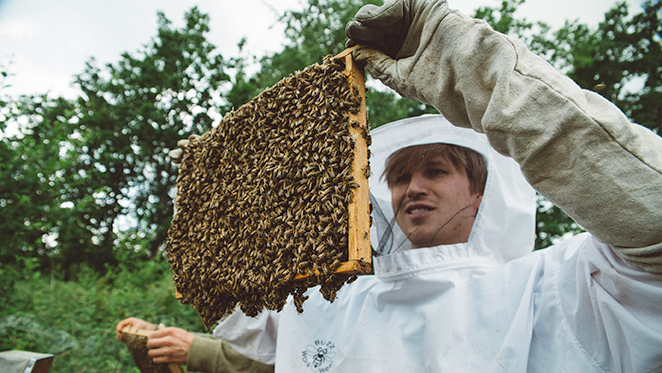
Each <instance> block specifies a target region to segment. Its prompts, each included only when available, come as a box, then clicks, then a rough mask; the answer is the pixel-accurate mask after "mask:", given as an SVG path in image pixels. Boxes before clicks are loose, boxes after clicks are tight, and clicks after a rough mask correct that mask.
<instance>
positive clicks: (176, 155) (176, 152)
mask: <svg viewBox="0 0 662 373" xmlns="http://www.w3.org/2000/svg"><path fill="white" fill-rule="evenodd" d="M199 137H200V136H198V135H191V136H189V137H188V140H187V139H181V140H179V141H177V149H173V150H171V151H170V152H168V157H170V160H172V163H179V162H181V161H182V155H184V149H186V147H187V146H188V144H189V143H190V142H191V141H192V140H196V139H198V138H199Z"/></svg>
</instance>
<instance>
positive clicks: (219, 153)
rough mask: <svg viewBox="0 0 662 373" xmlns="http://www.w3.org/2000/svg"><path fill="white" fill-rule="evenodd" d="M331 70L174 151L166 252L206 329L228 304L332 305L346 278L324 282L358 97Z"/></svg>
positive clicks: (303, 78) (340, 233)
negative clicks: (315, 299) (315, 295)
mask: <svg viewBox="0 0 662 373" xmlns="http://www.w3.org/2000/svg"><path fill="white" fill-rule="evenodd" d="M343 69H344V63H343V62H342V60H338V59H334V58H331V57H328V56H327V57H325V59H324V61H323V63H321V64H314V65H311V66H309V67H307V68H306V69H304V70H303V71H300V72H297V73H295V74H293V75H292V76H290V77H288V78H285V79H283V80H281V81H280V82H279V83H277V84H276V85H274V86H273V87H271V88H268V89H266V90H265V91H263V92H262V93H261V94H259V95H258V96H257V97H255V98H254V99H253V100H252V101H251V102H249V103H247V104H245V105H243V106H242V107H240V108H239V109H237V110H236V111H233V112H231V113H229V114H227V115H226V116H225V117H224V118H223V120H222V122H221V123H220V124H219V125H218V126H217V127H216V128H213V129H212V130H211V131H209V132H207V133H205V134H203V135H202V136H200V137H199V138H197V139H194V140H192V141H191V142H190V143H189V145H188V147H187V148H186V150H185V152H184V154H183V156H182V159H181V163H180V169H179V176H178V179H177V188H178V192H177V200H176V209H177V210H176V211H177V212H176V214H175V216H174V218H173V222H172V226H171V228H170V231H169V239H168V244H167V248H166V251H167V254H168V259H169V262H170V265H171V267H172V270H173V273H174V281H175V285H176V288H177V291H178V292H179V293H181V296H182V297H181V301H182V303H184V304H191V305H192V306H193V307H194V308H195V309H196V310H197V311H198V313H199V314H200V316H201V318H202V320H203V322H204V324H205V326H206V327H207V328H210V327H211V326H213V325H214V324H215V323H216V322H217V321H218V320H219V319H221V318H222V317H223V316H224V315H226V314H228V313H230V312H232V311H233V310H234V309H235V308H236V306H237V304H238V305H239V306H240V307H241V310H242V311H243V312H244V313H245V314H247V315H249V316H255V315H257V313H258V312H259V311H261V310H262V309H264V308H266V309H271V310H281V309H282V307H283V306H284V305H285V302H286V299H287V297H288V295H290V294H292V295H293V297H294V302H295V304H296V306H297V308H298V310H299V311H300V312H301V311H302V304H303V302H304V301H305V296H304V292H305V291H306V290H307V289H308V288H309V287H312V286H316V285H320V286H321V289H320V291H321V292H322V294H323V295H324V297H325V298H326V299H327V300H329V301H333V299H335V294H336V292H337V291H338V290H339V289H340V287H342V286H343V285H344V284H345V283H346V282H347V281H351V280H352V279H353V278H354V277H352V276H347V275H339V274H333V272H334V270H336V268H338V266H340V264H341V262H344V261H346V260H347V246H348V242H347V232H348V224H349V223H348V211H347V206H348V204H349V203H350V202H351V201H352V198H353V196H354V190H356V188H357V187H358V184H357V183H356V182H355V180H354V177H353V176H352V162H353V159H354V148H355V143H356V141H366V139H367V138H368V136H367V131H368V130H367V126H365V128H364V129H363V132H364V133H365V135H364V136H358V137H356V136H351V135H350V131H349V129H350V127H353V126H357V124H356V123H354V122H352V123H351V124H350V122H351V120H350V117H349V114H350V113H356V112H357V111H358V110H359V107H360V106H361V103H362V98H361V97H360V95H358V94H357V93H356V91H355V90H354V89H351V88H352V87H350V83H349V82H348V78H347V76H346V75H345V73H344V72H343ZM364 172H366V173H367V172H368V171H364ZM297 277H305V278H304V279H297V280H296V281H295V278H297Z"/></svg>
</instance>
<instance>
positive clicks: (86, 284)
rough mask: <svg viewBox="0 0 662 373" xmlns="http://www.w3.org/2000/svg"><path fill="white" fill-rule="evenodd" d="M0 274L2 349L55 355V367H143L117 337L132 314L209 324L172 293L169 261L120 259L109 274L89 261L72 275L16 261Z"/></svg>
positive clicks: (196, 326)
mask: <svg viewBox="0 0 662 373" xmlns="http://www.w3.org/2000/svg"><path fill="white" fill-rule="evenodd" d="M0 276H2V281H0V282H2V283H3V285H2V287H1V288H0V291H2V292H3V293H5V294H4V296H3V303H4V304H3V306H2V308H1V309H0V351H4V350H27V351H34V352H42V353H51V354H54V355H55V358H54V359H53V365H52V367H51V370H50V371H49V372H53V373H58V372H62V373H64V372H67V373H68V372H83V371H85V372H138V370H137V368H136V367H135V365H134V363H133V360H132V359H131V355H130V354H129V352H128V350H127V348H126V347H125V346H124V345H123V344H122V343H120V342H118V341H116V340H115V326H116V325H117V322H119V321H120V320H122V319H124V318H126V317H129V316H136V317H139V318H142V319H145V320H148V321H150V322H154V323H164V324H166V325H172V326H178V327H181V328H184V329H187V330H190V331H194V332H201V331H204V327H203V325H202V322H201V321H200V318H199V316H198V314H197V313H196V312H195V311H194V310H193V308H191V307H190V306H184V305H181V304H180V303H179V301H178V300H176V299H175V298H174V294H175V289H174V284H173V281H172V274H171V272H170V268H169V266H168V263H167V262H166V261H165V260H157V261H148V262H143V263H142V265H141V266H139V267H137V268H130V267H127V266H123V265H120V266H119V267H117V268H113V269H109V270H108V271H107V273H106V275H104V276H101V275H99V274H97V273H96V272H94V271H92V270H91V269H86V268H83V269H82V270H81V271H80V272H79V275H78V276H77V278H76V279H75V280H72V281H68V282H65V281H60V280H55V279H48V278H45V277H42V276H25V275H24V274H23V273H21V272H20V271H15V270H11V269H10V268H2V269H0Z"/></svg>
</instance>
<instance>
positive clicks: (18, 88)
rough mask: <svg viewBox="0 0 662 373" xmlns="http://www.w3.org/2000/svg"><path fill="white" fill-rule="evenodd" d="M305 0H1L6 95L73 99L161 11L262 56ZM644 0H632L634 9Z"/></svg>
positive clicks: (584, 0) (537, 6)
mask: <svg viewBox="0 0 662 373" xmlns="http://www.w3.org/2000/svg"><path fill="white" fill-rule="evenodd" d="M302 1H304V2H305V0H270V1H265V0H239V1H237V0H112V1H108V0H104V1H101V0H0V66H3V67H5V69H6V71H8V72H9V73H10V74H11V75H10V76H9V77H8V78H6V79H5V81H4V83H5V84H8V85H10V87H7V88H4V89H3V90H2V92H0V93H2V94H7V95H10V96H18V95H21V94H43V93H46V92H50V93H51V94H52V95H57V96H65V97H68V98H74V97H76V96H77V93H78V91H77V90H76V89H75V87H73V86H72V82H73V79H74V75H76V74H78V73H81V72H82V71H83V69H84V68H85V63H86V62H87V61H89V60H90V58H92V57H93V58H95V60H96V63H97V66H102V65H103V64H106V63H115V62H117V61H118V60H119V58H120V55H121V54H122V53H124V52H129V53H132V54H135V53H136V52H137V51H139V50H141V48H142V47H143V45H145V44H147V43H148V42H149V41H150V39H151V38H152V37H154V36H155V35H156V30H157V15H156V14H157V11H162V12H164V13H165V15H166V17H167V18H168V19H169V20H170V21H172V22H173V25H174V26H175V27H181V26H182V23H183V19H184V13H185V12H186V11H188V10H189V9H191V8H192V7H193V6H198V8H199V9H200V10H201V11H202V12H203V13H207V14H209V16H210V20H211V21H210V28H211V31H210V33H209V35H208V40H209V41H210V42H211V43H212V44H214V45H216V46H217V48H218V51H219V52H220V53H221V55H223V56H224V57H225V58H229V57H233V56H237V55H238V48H237V43H238V42H239V41H240V40H241V38H243V37H245V38H246V41H247V44H246V47H245V49H246V52H247V53H250V54H255V55H258V56H259V55H263V54H265V53H267V52H276V51H279V50H280V49H281V46H282V43H283V41H284V37H283V27H282V26H281V25H279V24H278V23H277V19H278V15H280V14H282V13H283V11H285V10H296V9H302V8H303V5H302ZM642 2H643V0H628V4H629V5H630V9H631V12H633V13H636V12H639V10H640V4H641V3H642ZM500 3H501V0H457V1H453V0H451V1H450V2H449V4H450V6H451V8H455V9H458V10H460V11H462V12H464V13H466V14H472V13H473V11H474V9H476V8H477V7H480V6H492V7H498V6H499V4H500ZM615 3H616V1H615V0H554V1H550V0H527V1H526V3H524V4H523V5H522V6H520V8H519V9H518V12H517V13H516V15H519V16H520V17H525V18H526V19H527V20H529V21H544V22H546V23H548V24H550V25H552V26H553V27H557V28H558V27H561V26H562V25H563V23H564V21H565V20H566V19H570V20H575V19H578V20H579V21H580V22H582V23H586V24H589V25H591V26H594V27H595V26H597V24H598V22H600V21H601V20H603V19H604V14H605V12H606V11H607V10H608V9H610V8H611V7H612V6H613V5H614V4H615Z"/></svg>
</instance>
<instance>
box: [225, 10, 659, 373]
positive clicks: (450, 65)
mask: <svg viewBox="0 0 662 373" xmlns="http://www.w3.org/2000/svg"><path fill="white" fill-rule="evenodd" d="M359 15H360V17H359ZM398 17H401V18H398ZM407 17H409V18H407ZM396 21H397V22H399V23H397V22H396ZM401 21H402V22H401ZM408 22H411V23H408ZM393 25H395V26H393ZM403 25H404V26H408V29H409V30H410V31H411V32H410V33H409V34H407V37H406V38H402V40H401V41H403V40H404V41H403V42H402V45H401V46H399V48H400V49H395V50H394V51H387V52H393V53H390V54H385V53H381V52H376V51H374V50H370V49H367V48H363V49H362V48H359V49H358V50H357V51H356V52H355V53H354V57H355V58H357V59H359V60H361V61H363V62H366V63H367V67H368V70H369V71H370V73H371V75H372V76H374V77H378V78H379V79H381V80H382V81H384V82H385V83H386V84H387V85H389V86H391V87H393V88H394V89H395V90H397V91H398V92H399V93H401V94H402V95H403V96H406V97H410V98H414V99H418V100H419V101H422V102H426V103H429V104H432V105H434V106H435V107H436V108H437V109H439V110H440V111H441V112H442V113H443V114H444V115H445V116H446V117H447V118H449V120H451V122H452V123H453V124H454V125H458V126H462V127H466V128H473V130H475V131H478V132H481V133H485V134H486V137H487V140H489V144H490V146H491V147H488V145H487V142H486V140H485V138H484V137H483V136H482V135H477V134H474V133H473V132H468V131H469V130H462V129H458V128H454V127H450V126H448V125H447V124H446V123H445V120H443V119H442V117H440V116H432V117H422V118H417V119H411V120H405V121H402V122H396V123H394V124H391V125H387V126H385V127H383V128H380V129H377V130H375V131H373V144H374V145H373V154H374V157H373V159H372V169H373V172H374V175H373V178H372V179H371V191H372V192H373V194H374V197H375V201H377V203H378V204H379V209H375V212H376V214H379V213H381V216H376V217H375V220H376V225H375V228H374V229H373V233H375V234H373V237H372V239H373V246H374V247H376V248H377V249H378V250H380V251H381V252H383V253H384V254H386V255H384V256H380V257H377V258H375V262H374V264H375V275H372V276H363V277H360V278H359V279H358V280H357V281H356V282H354V283H352V284H350V285H349V286H345V287H343V288H342V289H341V290H340V291H339V292H338V299H337V300H336V301H335V302H334V303H328V302H326V301H325V300H323V298H322V296H321V295H320V294H319V293H318V292H317V291H316V290H315V289H311V290H310V291H309V292H308V294H309V295H310V299H308V300H307V301H306V302H305V303H304V312H303V314H300V315H299V314H297V313H296V310H295V308H294V306H293V305H291V304H288V305H286V307H285V309H284V310H283V311H282V312H280V313H275V312H264V313H262V314H261V315H260V316H258V317H257V318H255V319H251V318H247V317H245V316H244V315H243V314H241V312H237V313H235V314H233V315H231V316H230V317H229V318H228V319H226V320H225V321H224V322H222V323H220V324H219V326H218V328H217V329H216V330H215V334H216V335H217V336H219V337H221V338H223V339H225V340H227V341H228V342H230V343H231V344H232V345H233V347H235V348H236V349H237V351H239V352H240V353H242V354H244V355H246V356H248V357H251V358H253V359H256V360H260V361H262V362H266V363H269V364H275V365H276V371H278V372H439V371H446V372H602V371H607V372H621V371H623V372H652V371H662V275H660V273H662V243H661V241H662V228H661V226H662V225H661V222H662V140H661V139H660V138H659V136H657V135H655V134H653V133H651V132H650V131H648V130H646V129H644V128H642V127H640V126H637V125H633V124H630V123H629V121H628V120H627V118H626V117H625V116H624V115H623V113H621V112H620V111H619V110H618V108H616V107H615V106H614V105H613V104H611V103H609V102H608V101H607V100H605V99H604V98H602V97H600V96H599V95H596V94H594V93H592V92H588V91H584V90H582V89H580V88H579V87H578V86H577V85H576V84H574V83H573V82H572V81H571V80H569V79H567V78H566V77H564V76H563V75H561V74H559V73H558V72H556V71H555V70H554V69H553V68H552V67H551V66H549V65H548V64H546V63H545V62H544V61H542V60H541V59H540V58H538V57H536V56H534V55H532V54H531V53H530V52H528V51H527V50H526V48H525V47H524V45H523V44H522V43H520V42H518V41H516V40H512V39H510V38H507V37H505V36H504V35H501V34H499V33H496V32H494V31H493V30H491V29H490V28H489V26H487V25H486V24H485V23H484V22H481V21H477V20H472V19H469V18H468V17H465V16H463V15H461V14H459V13H454V12H450V11H449V10H448V8H447V6H446V4H445V2H444V1H440V0H398V1H388V2H387V4H385V5H384V6H383V7H380V8H376V7H369V6H366V7H364V8H362V11H360V12H359V14H358V15H357V22H356V23H355V24H350V25H349V26H348V35H349V36H350V38H352V39H356V40H358V41H359V42H360V41H361V40H362V38H363V37H365V38H366V40H368V41H370V40H371V39H368V37H370V38H372V37H373V36H374V34H373V33H377V34H379V33H380V32H384V38H386V39H385V40H391V39H393V40H396V39H397V38H395V37H394V36H392V35H391V32H392V31H394V30H397V29H403V30H406V29H407V28H406V27H402V26H403ZM396 26H397V27H396ZM419 28H420V30H419ZM378 36H379V35H378ZM372 40H376V41H377V42H379V41H380V40H379V39H372ZM376 44H379V43H376ZM385 45H388V43H387V44H385ZM382 140H383V141H384V142H382ZM430 142H445V143H456V144H460V145H462V146H466V147H469V148H472V149H474V150H476V151H478V152H479V153H481V154H483V156H484V157H485V159H486V160H487V163H488V179H487V184H486V189H485V193H484V195H483V200H482V203H481V206H480V208H479V212H478V214H477V216H476V220H475V222H474V225H473V228H472V231H471V234H470V236H469V240H468V242H467V243H461V244H453V245H442V246H437V247H431V248H420V249H409V247H408V245H407V243H406V241H405V243H404V244H403V243H402V242H403V240H404V237H403V235H402V233H401V232H398V231H397V229H395V227H394V226H393V225H392V224H391V226H392V227H394V231H395V232H394V234H393V235H391V236H386V237H387V238H385V239H384V240H380V237H383V235H382V234H381V233H384V232H388V229H384V227H385V226H384V225H383V224H381V225H380V222H384V221H386V222H390V220H391V218H392V214H393V213H392V211H391V210H392V209H391V207H390V201H388V198H389V194H388V191H387V190H386V189H385V187H384V186H383V184H380V183H382V181H381V180H379V177H380V176H381V169H380V168H381V167H383V162H384V160H385V159H386V157H388V156H389V155H390V154H392V152H393V151H394V150H396V149H399V148H400V147H404V146H408V145H414V144H422V143H430ZM492 148H494V149H497V150H498V151H499V153H500V154H504V155H507V156H509V157H512V158H509V159H514V160H515V161H516V162H517V163H518V164H519V166H520V169H521V170H522V173H523V174H524V175H525V177H526V179H527V180H528V182H529V183H530V184H531V185H533V186H534V187H535V188H536V190H538V191H539V192H541V193H542V194H544V195H545V196H546V197H548V198H549V199H550V200H553V201H554V202H555V203H556V204H558V205H559V206H561V207H563V208H564V210H565V211H566V212H567V213H568V214H569V215H571V216H572V217H573V218H575V219H576V220H577V221H578V222H580V223H581V224H582V225H583V226H584V227H585V228H586V229H587V230H588V232H589V233H585V234H581V235H578V236H576V237H573V238H570V239H568V240H566V241H563V242H562V243H560V244H558V245H555V246H552V247H550V248H547V249H545V250H541V251H536V252H533V253H531V249H532V246H533V229H534V225H533V220H532V219H533V214H534V209H533V198H534V196H533V194H532V192H531V189H530V188H529V187H527V185H526V184H525V183H523V182H522V178H521V175H520V173H519V172H518V171H517V168H516V166H515V165H514V163H513V162H512V161H510V160H509V159H505V158H503V157H501V156H499V155H497V154H496V152H495V151H493V150H492ZM382 217H383V218H384V219H381V218H382ZM386 227H388V226H386ZM380 242H381V243H380Z"/></svg>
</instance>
